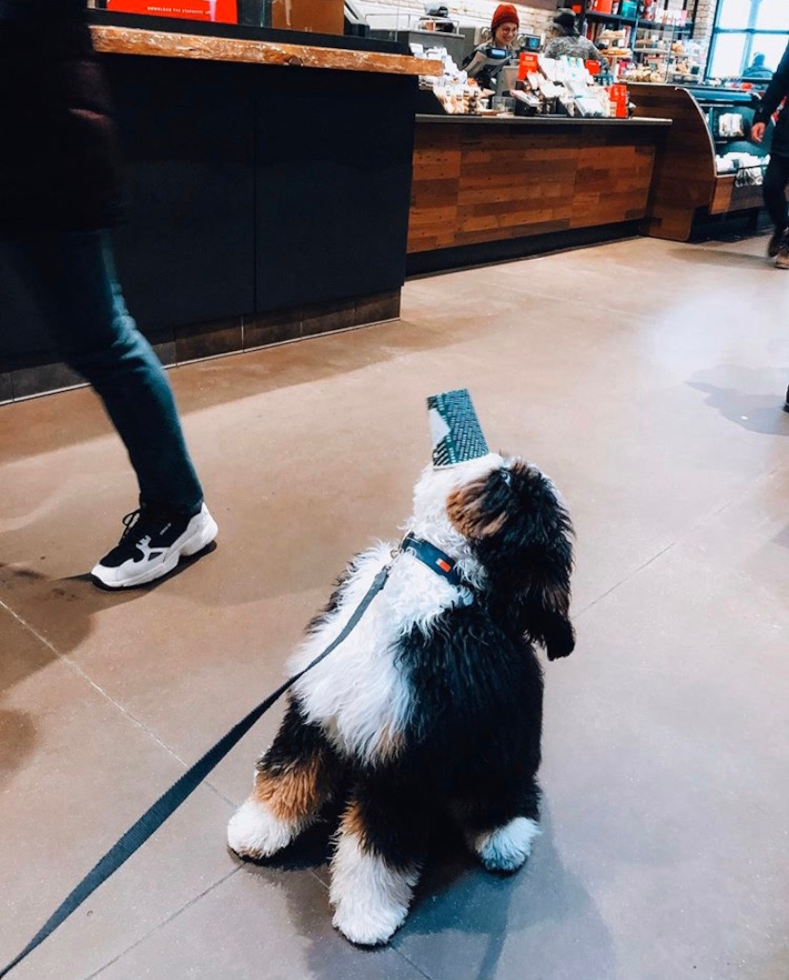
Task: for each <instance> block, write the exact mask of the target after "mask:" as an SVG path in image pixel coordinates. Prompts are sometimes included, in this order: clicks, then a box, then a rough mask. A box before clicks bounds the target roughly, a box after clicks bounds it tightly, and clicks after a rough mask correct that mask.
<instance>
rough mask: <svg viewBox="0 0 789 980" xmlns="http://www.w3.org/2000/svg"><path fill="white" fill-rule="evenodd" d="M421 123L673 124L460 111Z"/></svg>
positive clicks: (422, 119)
mask: <svg viewBox="0 0 789 980" xmlns="http://www.w3.org/2000/svg"><path fill="white" fill-rule="evenodd" d="M416 121H417V122H419V123H450V124H453V123H454V124H456V125H457V124H459V123H460V124H463V125H473V126H636V127H638V128H639V129H643V128H644V127H646V126H671V124H672V121H671V120H670V119H645V118H643V119H642V118H632V119H611V118H600V117H599V116H598V117H595V116H590V117H586V118H585V117H583V116H468V115H462V114H461V113H458V114H457V115H453V114H448V115H446V116H434V115H430V114H429V113H424V114H419V115H417V117H416Z"/></svg>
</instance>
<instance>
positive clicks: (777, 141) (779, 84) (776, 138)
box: [753, 45, 789, 157]
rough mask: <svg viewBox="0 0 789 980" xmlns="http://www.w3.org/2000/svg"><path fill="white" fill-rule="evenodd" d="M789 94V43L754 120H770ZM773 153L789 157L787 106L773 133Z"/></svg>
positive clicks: (779, 117)
mask: <svg viewBox="0 0 789 980" xmlns="http://www.w3.org/2000/svg"><path fill="white" fill-rule="evenodd" d="M787 95H789V45H787V47H786V51H784V55H783V58H781V63H780V64H779V65H778V67H777V68H776V70H775V74H774V75H773V80H772V81H771V82H770V84H769V85H768V86H767V91H766V92H765V93H764V96H763V97H762V101H761V105H760V106H759V108H758V109H757V110H756V112H755V113H754V116H753V121H754V122H755V123H757V122H763V123H766V122H769V121H770V116H772V114H773V113H774V112H775V110H776V109H777V108H778V106H779V105H780V104H781V102H782V101H783V100H784V99H785V98H786V97H787ZM770 152H771V153H775V154H777V155H778V156H782V157H789V110H787V108H786V106H784V108H783V109H782V110H781V113H780V115H779V116H778V122H777V123H776V124H775V132H774V133H773V141H772V147H771V150H770Z"/></svg>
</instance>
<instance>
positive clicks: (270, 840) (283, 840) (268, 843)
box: [227, 797, 296, 858]
mask: <svg viewBox="0 0 789 980" xmlns="http://www.w3.org/2000/svg"><path fill="white" fill-rule="evenodd" d="M295 836H296V828H294V827H293V826H292V825H291V824H289V823H286V822H285V821H283V820H280V819H279V817H277V816H275V814H274V812H273V811H272V810H271V808H270V807H268V806H266V805H265V804H264V803H258V801H257V800H255V799H254V798H252V797H250V798H249V799H248V800H247V801H246V803H244V804H243V805H242V806H240V807H239V808H238V810H236V812H235V813H234V814H233V816H232V817H231V818H230V823H229V824H228V825H227V843H228V845H229V846H230V849H231V850H233V851H235V852H236V854H238V855H239V857H250V858H263V857H271V855H272V854H276V853H277V851H281V850H282V849H283V847H287V845H288V844H290V842H291V841H292V840H293V838H294V837H295Z"/></svg>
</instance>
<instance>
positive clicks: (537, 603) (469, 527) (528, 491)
mask: <svg viewBox="0 0 789 980" xmlns="http://www.w3.org/2000/svg"><path fill="white" fill-rule="evenodd" d="M447 513H448V515H449V518H450V520H451V521H452V523H453V524H454V525H455V527H456V528H457V529H458V530H459V531H460V532H461V533H462V534H463V535H464V537H466V538H467V540H468V541H469V543H470V544H471V546H472V548H473V550H474V553H475V555H476V557H477V558H478V560H479V561H480V562H481V564H482V565H483V566H484V568H485V572H486V576H487V579H488V581H489V582H490V585H491V598H492V600H493V602H494V604H495V605H496V606H497V607H499V608H500V611H501V613H502V614H503V615H505V616H506V617H507V618H509V619H512V618H513V617H514V618H515V622H516V625H517V628H518V629H519V630H521V631H522V632H523V633H525V634H527V635H528V636H529V637H530V639H532V640H534V641H535V642H537V643H540V644H541V645H542V646H544V647H545V649H546V652H547V654H548V659H549V660H555V659H557V658H558V657H566V656H567V655H568V654H570V653H572V651H573V648H574V646H575V633H574V631H573V627H572V625H571V623H570V620H569V608H570V574H571V572H572V565H573V546H572V539H573V535H574V532H573V526H572V522H571V520H570V515H569V514H568V513H567V511H566V509H565V508H564V507H563V506H562V504H561V502H560V501H559V499H558V497H557V494H556V490H555V488H554V486H553V484H552V483H551V481H550V480H549V479H548V478H547V477H546V476H544V474H542V473H541V472H540V471H539V470H538V469H537V468H536V467H533V466H529V465H528V464H527V463H525V462H522V461H517V462H514V463H512V464H510V465H509V466H504V467H501V468H500V469H497V470H494V471H493V472H492V473H490V474H489V475H488V476H487V477H486V478H483V479H479V480H476V481H473V482H471V483H469V484H466V485H465V486H463V487H461V488H459V489H458V490H457V491H455V493H454V494H453V495H451V496H450V499H449V500H448V502H447ZM505 607H506V609H505Z"/></svg>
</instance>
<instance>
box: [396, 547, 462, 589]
mask: <svg viewBox="0 0 789 980" xmlns="http://www.w3.org/2000/svg"><path fill="white" fill-rule="evenodd" d="M400 549H401V550H402V551H410V552H411V554H412V555H414V557H415V558H418V559H419V560H420V561H421V562H422V564H424V565H427V567H428V568H432V570H433V571H434V572H435V573H436V575H441V576H442V577H443V578H445V579H446V580H447V581H448V582H450V583H451V584H452V585H455V586H458V587H460V586H461V585H462V584H463V583H462V582H461V579H460V576H459V575H458V573H457V572H456V571H455V565H456V564H457V562H456V561H455V560H454V559H453V558H450V557H449V555H447V554H446V553H445V552H443V551H442V550H441V549H440V548H436V546H435V545H434V544H430V542H429V541H425V540H424V538H417V537H415V536H414V535H413V534H406V536H405V537H404V538H403V541H402V543H401V545H400Z"/></svg>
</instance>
